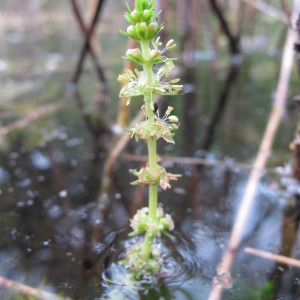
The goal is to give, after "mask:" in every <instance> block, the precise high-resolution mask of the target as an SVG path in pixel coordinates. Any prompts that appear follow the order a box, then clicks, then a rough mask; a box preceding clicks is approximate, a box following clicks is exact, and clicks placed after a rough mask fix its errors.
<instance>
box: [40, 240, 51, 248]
mask: <svg viewBox="0 0 300 300" xmlns="http://www.w3.org/2000/svg"><path fill="white" fill-rule="evenodd" d="M50 242H51V241H50V240H48V241H44V242H43V243H42V244H43V246H45V247H48V246H50Z"/></svg>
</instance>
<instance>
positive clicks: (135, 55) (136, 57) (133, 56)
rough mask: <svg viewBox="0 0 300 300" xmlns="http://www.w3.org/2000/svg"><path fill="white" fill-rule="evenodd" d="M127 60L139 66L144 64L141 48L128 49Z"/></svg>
mask: <svg viewBox="0 0 300 300" xmlns="http://www.w3.org/2000/svg"><path fill="white" fill-rule="evenodd" d="M126 56H127V59H128V60H130V61H133V62H135V63H138V64H143V63H144V62H145V61H144V58H143V54H142V51H141V50H140V49H139V48H134V49H128V50H127V52H126Z"/></svg>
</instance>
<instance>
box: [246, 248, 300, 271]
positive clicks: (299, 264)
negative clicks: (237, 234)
mask: <svg viewBox="0 0 300 300" xmlns="http://www.w3.org/2000/svg"><path fill="white" fill-rule="evenodd" d="M244 251H245V252H246V253H248V254H252V255H255V256H259V257H263V258H266V259H269V260H273V261H275V262H277V263H280V264H285V265H289V266H292V267H295V268H300V260H299V259H295V258H291V257H287V256H283V255H279V254H275V253H272V252H268V251H263V250H258V249H255V248H251V247H247V248H245V249H244Z"/></svg>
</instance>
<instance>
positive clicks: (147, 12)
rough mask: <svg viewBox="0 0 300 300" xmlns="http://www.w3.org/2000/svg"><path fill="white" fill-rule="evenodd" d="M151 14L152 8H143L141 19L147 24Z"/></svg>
mask: <svg viewBox="0 0 300 300" xmlns="http://www.w3.org/2000/svg"><path fill="white" fill-rule="evenodd" d="M152 15H153V10H149V9H145V10H144V12H143V21H144V22H146V23H147V24H148V23H149V22H150V21H151V19H152Z"/></svg>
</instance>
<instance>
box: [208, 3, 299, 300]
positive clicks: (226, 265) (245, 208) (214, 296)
mask: <svg viewBox="0 0 300 300" xmlns="http://www.w3.org/2000/svg"><path fill="white" fill-rule="evenodd" d="M299 6H300V3H299V0H294V13H293V19H292V24H295V23H296V22H295V21H296V18H297V15H298V13H299V11H300V8H299ZM296 38H297V37H296V32H295V31H294V30H293V29H289V30H288V34H287V38H286V41H285V44H284V48H283V55H282V62H281V69H280V74H279V79H278V83H277V87H276V93H275V97H274V103H273V107H272V111H271V114H270V116H269V120H268V123H267V127H266V129H265V133H264V136H263V138H262V141H261V144H260V147H259V150H258V153H257V156H256V159H255V161H254V165H253V170H252V172H251V174H250V177H249V180H248V182H247V185H246V187H245V191H244V196H243V198H242V201H241V204H240V208H239V211H238V214H237V217H236V219H235V222H234V225H233V229H232V232H231V235H230V239H229V244H228V247H227V249H226V251H225V253H224V255H223V257H222V260H221V263H220V264H219V267H218V270H217V276H216V277H218V276H220V275H221V274H230V271H231V266H232V264H233V261H234V257H235V253H236V251H237V250H238V248H239V246H240V243H241V241H242V238H243V232H244V227H245V224H246V220H247V218H248V214H249V212H250V211H251V207H252V204H253V202H254V197H255V193H256V189H257V185H258V183H259V180H260V178H261V176H262V174H263V170H264V168H265V165H266V162H267V160H268V157H269V155H270V153H271V149H272V144H273V141H274V138H275V135H276V132H277V130H278V126H279V124H280V121H281V118H282V115H283V112H284V109H285V106H286V99H287V96H288V86H289V80H290V75H291V71H292V67H293V58H294V42H295V41H296ZM215 282H216V281H215ZM222 291H223V287H222V285H221V284H213V287H212V290H211V293H210V296H209V300H219V299H221V297H222Z"/></svg>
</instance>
